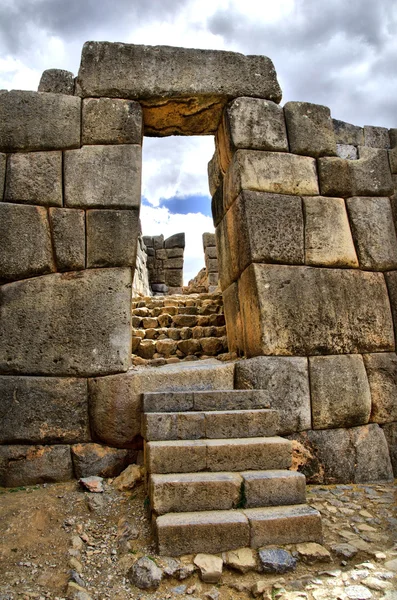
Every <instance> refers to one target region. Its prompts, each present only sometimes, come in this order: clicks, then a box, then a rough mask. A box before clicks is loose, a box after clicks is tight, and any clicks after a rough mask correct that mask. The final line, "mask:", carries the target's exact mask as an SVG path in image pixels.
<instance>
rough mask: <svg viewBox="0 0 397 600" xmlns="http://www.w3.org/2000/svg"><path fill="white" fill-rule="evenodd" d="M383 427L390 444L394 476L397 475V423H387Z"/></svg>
mask: <svg viewBox="0 0 397 600" xmlns="http://www.w3.org/2000/svg"><path fill="white" fill-rule="evenodd" d="M382 429H383V433H384V434H385V437H386V441H387V443H388V446H389V453H390V460H391V463H392V466H393V473H394V477H397V423H387V424H385V425H383V428H382Z"/></svg>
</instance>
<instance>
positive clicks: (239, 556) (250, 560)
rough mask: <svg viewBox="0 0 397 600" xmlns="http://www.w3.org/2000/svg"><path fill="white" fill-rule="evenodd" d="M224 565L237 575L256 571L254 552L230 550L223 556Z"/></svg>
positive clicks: (246, 549)
mask: <svg viewBox="0 0 397 600" xmlns="http://www.w3.org/2000/svg"><path fill="white" fill-rule="evenodd" d="M223 560H224V562H225V564H226V565H227V566H228V567H230V568H231V569H233V570H234V571H238V572H239V573H248V571H255V570H256V566H257V565H256V563H257V560H256V552H255V551H254V550H252V549H251V548H238V549H237V550H230V552H225V554H224V555H223Z"/></svg>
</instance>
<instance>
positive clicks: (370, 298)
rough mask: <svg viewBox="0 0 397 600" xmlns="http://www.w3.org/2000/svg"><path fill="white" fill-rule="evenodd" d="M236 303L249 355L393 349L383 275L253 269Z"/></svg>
mask: <svg viewBox="0 0 397 600" xmlns="http://www.w3.org/2000/svg"><path fill="white" fill-rule="evenodd" d="M391 275H392V276H393V273H391ZM396 290H397V286H396ZM239 298H240V305H241V310H242V317H243V319H242V322H243V324H244V325H243V326H244V339H245V349H246V353H247V355H248V356H255V355H258V354H279V355H282V354H284V355H291V354H292V355H302V354H303V355H313V354H314V355H317V354H324V353H327V354H328V353H329V354H344V353H348V354H349V353H356V352H382V351H393V350H394V335H393V330H392V319H391V313H390V304H389V299H388V295H387V290H386V286H385V281H384V278H383V275H382V274H381V273H368V272H365V271H358V270H352V269H349V270H346V269H322V268H312V267H289V266H276V265H259V264H252V265H250V266H249V267H248V268H247V269H246V270H245V271H244V273H243V274H242V276H241V278H240V281H239Z"/></svg>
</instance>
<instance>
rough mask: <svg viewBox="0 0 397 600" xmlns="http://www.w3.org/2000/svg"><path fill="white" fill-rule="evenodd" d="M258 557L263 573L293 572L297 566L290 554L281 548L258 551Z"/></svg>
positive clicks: (295, 560)
mask: <svg viewBox="0 0 397 600" xmlns="http://www.w3.org/2000/svg"><path fill="white" fill-rule="evenodd" d="M258 556H259V561H260V567H261V568H260V570H261V571H262V572H263V573H287V572H288V571H294V570H295V569H296V566H297V564H298V561H297V559H296V558H294V557H293V556H292V554H291V553H290V552H287V551H286V550H282V549H281V548H270V549H267V548H263V549H262V550H259V553H258Z"/></svg>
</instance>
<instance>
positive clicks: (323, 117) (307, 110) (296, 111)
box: [284, 102, 336, 157]
mask: <svg viewBox="0 0 397 600" xmlns="http://www.w3.org/2000/svg"><path fill="white" fill-rule="evenodd" d="M284 113H285V120H286V122H287V129H288V140H289V145H290V149H291V152H293V153H294V154H303V155H304V156H315V157H318V156H335V155H336V141H335V134H334V129H333V126H332V119H331V112H330V110H329V108H327V107H326V106H321V104H311V103H310V102H287V104H286V105H285V106H284Z"/></svg>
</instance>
